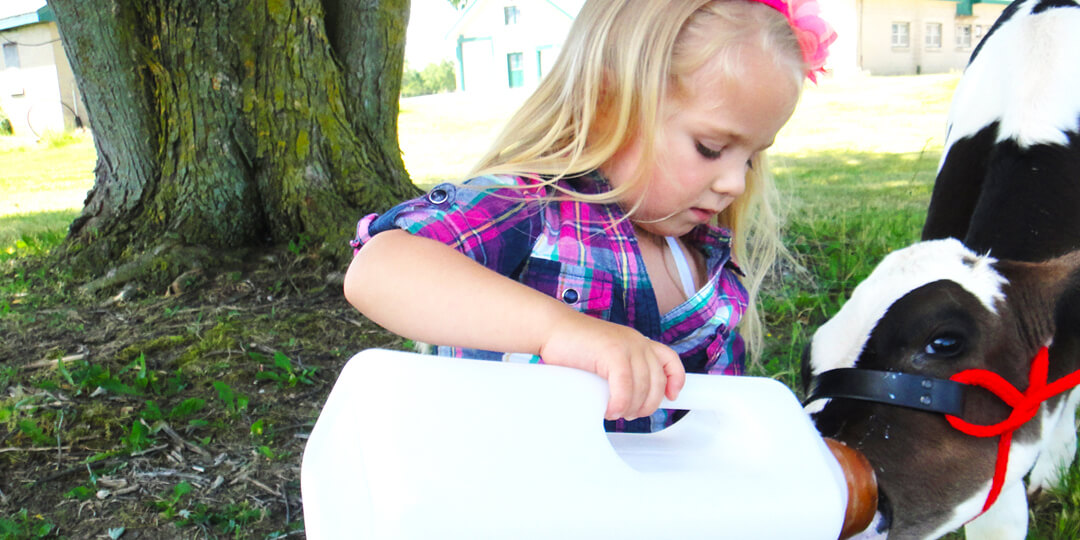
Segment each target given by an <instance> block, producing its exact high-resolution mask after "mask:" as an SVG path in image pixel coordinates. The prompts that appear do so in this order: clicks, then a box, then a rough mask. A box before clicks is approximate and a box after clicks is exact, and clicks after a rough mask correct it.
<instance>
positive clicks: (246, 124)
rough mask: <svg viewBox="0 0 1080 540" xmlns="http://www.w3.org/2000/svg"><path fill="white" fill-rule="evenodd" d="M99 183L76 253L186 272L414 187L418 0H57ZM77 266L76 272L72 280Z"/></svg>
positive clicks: (313, 234)
mask: <svg viewBox="0 0 1080 540" xmlns="http://www.w3.org/2000/svg"><path fill="white" fill-rule="evenodd" d="M49 3H50V5H51V6H52V8H53V10H54V12H55V13H56V18H57V22H58V24H59V26H60V30H61V35H62V38H63V43H64V48H65V50H66V52H67V55H68V58H69V59H70V61H71V64H72V68H73V69H74V72H75V77H76V80H77V82H78V85H79V88H80V89H81V91H82V93H83V96H84V99H85V101H86V106H87V112H88V115H89V117H90V123H91V126H92V128H93V132H94V140H95V145H96V147H97V152H98V163H97V167H96V169H95V172H94V174H95V183H94V187H93V189H92V190H91V191H90V192H89V194H88V196H87V199H86V202H85V208H84V209H83V211H82V213H81V215H80V216H79V217H78V218H77V219H76V220H75V222H74V223H73V224H72V226H71V229H70V233H69V238H68V245H67V250H66V253H65V256H66V257H67V258H68V259H69V260H70V261H72V262H74V263H75V268H76V270H77V271H79V270H81V271H82V272H83V273H84V275H86V276H88V277H93V276H100V275H104V274H105V273H106V272H107V271H108V270H110V269H114V268H120V269H121V270H122V271H121V272H119V273H116V272H112V273H110V276H111V277H110V278H109V279H108V280H105V281H98V282H95V283H97V286H96V287H95V288H99V287H101V286H105V285H109V284H112V283H115V281H116V280H118V279H125V276H139V275H144V274H146V273H147V271H153V272H155V273H156V272H160V271H161V270H165V272H164V274H165V275H164V276H159V278H160V277H166V278H168V277H169V276H175V275H176V274H177V273H179V272H181V271H183V270H184V269H185V268H187V267H188V266H190V265H192V264H200V262H199V261H202V262H201V264H212V261H214V260H217V259H218V258H219V257H220V255H221V254H222V253H228V252H235V251H236V249H237V248H243V247H249V246H260V245H265V244H269V243H282V242H287V241H289V240H292V239H296V238H298V237H299V236H300V235H305V237H306V238H310V239H311V241H313V242H317V243H321V244H322V245H324V246H326V247H327V248H328V250H329V251H332V252H337V253H340V254H341V256H344V255H345V254H346V253H347V252H348V250H347V245H346V244H345V241H346V240H347V239H348V238H349V237H350V236H351V234H352V232H353V231H352V226H353V224H354V223H355V221H356V219H357V218H358V217H359V216H360V215H362V214H363V213H365V212H369V211H373V210H379V209H382V208H385V207H386V206H389V205H390V204H391V203H393V202H395V201H398V200H401V199H402V198H405V197H408V196H411V195H414V194H415V191H416V189H415V188H414V187H413V185H412V183H411V182H410V180H409V178H408V175H407V173H406V172H405V168H404V164H403V162H402V160H401V152H400V149H399V147H398V142H397V116H398V94H399V88H400V82H401V72H402V61H403V56H404V44H405V28H406V25H407V22H408V13H409V0H213V1H203V0H199V1H195V0H125V1H119V0H50V2H49ZM77 275H78V273H77Z"/></svg>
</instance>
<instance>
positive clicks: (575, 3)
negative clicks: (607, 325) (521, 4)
mask: <svg viewBox="0 0 1080 540" xmlns="http://www.w3.org/2000/svg"><path fill="white" fill-rule="evenodd" d="M484 1H485V0H470V1H469V2H468V3H467V4H466V5H465V7H464V8H463V9H462V10H461V16H460V17H458V19H457V21H455V22H454V24H453V25H451V26H450V29H449V30H448V31H447V32H446V35H445V36H444V39H449V38H450V36H452V35H453V34H454V33H455V32H457V30H458V28H460V27H461V26H462V24H463V21H465V19H467V18H468V17H469V14H470V12H471V11H472V9H473V8H474V7H475V6H476V5H477V4H480V3H482V2H484ZM543 3H545V4H548V5H550V6H551V7H553V8H555V10H556V11H557V12H559V13H562V14H563V15H565V16H566V18H567V19H570V20H574V17H577V14H578V11H581V6H582V4H584V3H585V0H543Z"/></svg>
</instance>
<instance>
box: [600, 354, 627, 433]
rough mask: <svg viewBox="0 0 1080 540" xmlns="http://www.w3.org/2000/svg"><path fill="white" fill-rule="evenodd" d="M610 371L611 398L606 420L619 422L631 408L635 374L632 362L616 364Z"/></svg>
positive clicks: (608, 377) (605, 416) (608, 376)
mask: <svg viewBox="0 0 1080 540" xmlns="http://www.w3.org/2000/svg"><path fill="white" fill-rule="evenodd" d="M608 369H609V371H608V374H607V380H608V389H609V392H610V394H611V396H610V397H609V398H608V407H607V411H606V412H605V413H604V418H605V419H607V420H618V419H619V418H623V417H624V415H625V414H626V411H627V410H628V409H629V408H630V403H631V401H632V399H633V396H632V393H633V388H634V373H633V368H632V367H631V363H630V362H615V363H614V365H612V366H610V367H609V368H608Z"/></svg>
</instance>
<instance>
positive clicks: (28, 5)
mask: <svg viewBox="0 0 1080 540" xmlns="http://www.w3.org/2000/svg"><path fill="white" fill-rule="evenodd" d="M55 20H56V17H55V16H53V12H52V8H50V7H49V6H48V5H46V4H45V0H5V1H4V2H3V3H0V31H3V30H10V29H12V28H18V27H20V26H26V25H28V24H36V23H39V22H46V21H55Z"/></svg>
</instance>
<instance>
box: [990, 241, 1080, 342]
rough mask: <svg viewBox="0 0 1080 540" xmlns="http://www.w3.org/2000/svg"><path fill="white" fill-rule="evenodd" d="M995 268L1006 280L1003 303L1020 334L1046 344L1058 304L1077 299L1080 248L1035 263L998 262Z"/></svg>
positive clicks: (1051, 333)
mask: <svg viewBox="0 0 1080 540" xmlns="http://www.w3.org/2000/svg"><path fill="white" fill-rule="evenodd" d="M995 268H996V269H997V271H998V272H1000V273H1001V275H1002V276H1004V277H1005V279H1006V280H1008V283H1007V285H1005V288H1004V292H1005V303H1006V304H1007V308H1008V311H1010V312H1011V313H1012V314H1013V315H1014V316H1015V317H1016V319H1017V322H1018V324H1019V325H1020V329H1019V330H1020V331H1021V335H1022V336H1023V337H1024V338H1026V341H1029V343H1030V344H1031V345H1033V346H1035V347H1041V346H1043V345H1045V344H1046V342H1047V340H1048V339H1049V338H1050V337H1051V336H1053V335H1054V331H1055V319H1056V314H1057V313H1058V310H1059V308H1060V307H1061V306H1060V305H1061V303H1062V302H1069V303H1074V302H1076V301H1077V300H1078V299H1080V251H1073V252H1070V253H1067V254H1065V255H1062V256H1061V257H1057V258H1055V259H1050V260H1046V261H1042V262H1036V263H1032V262H1021V261H998V262H997V263H995Z"/></svg>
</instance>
